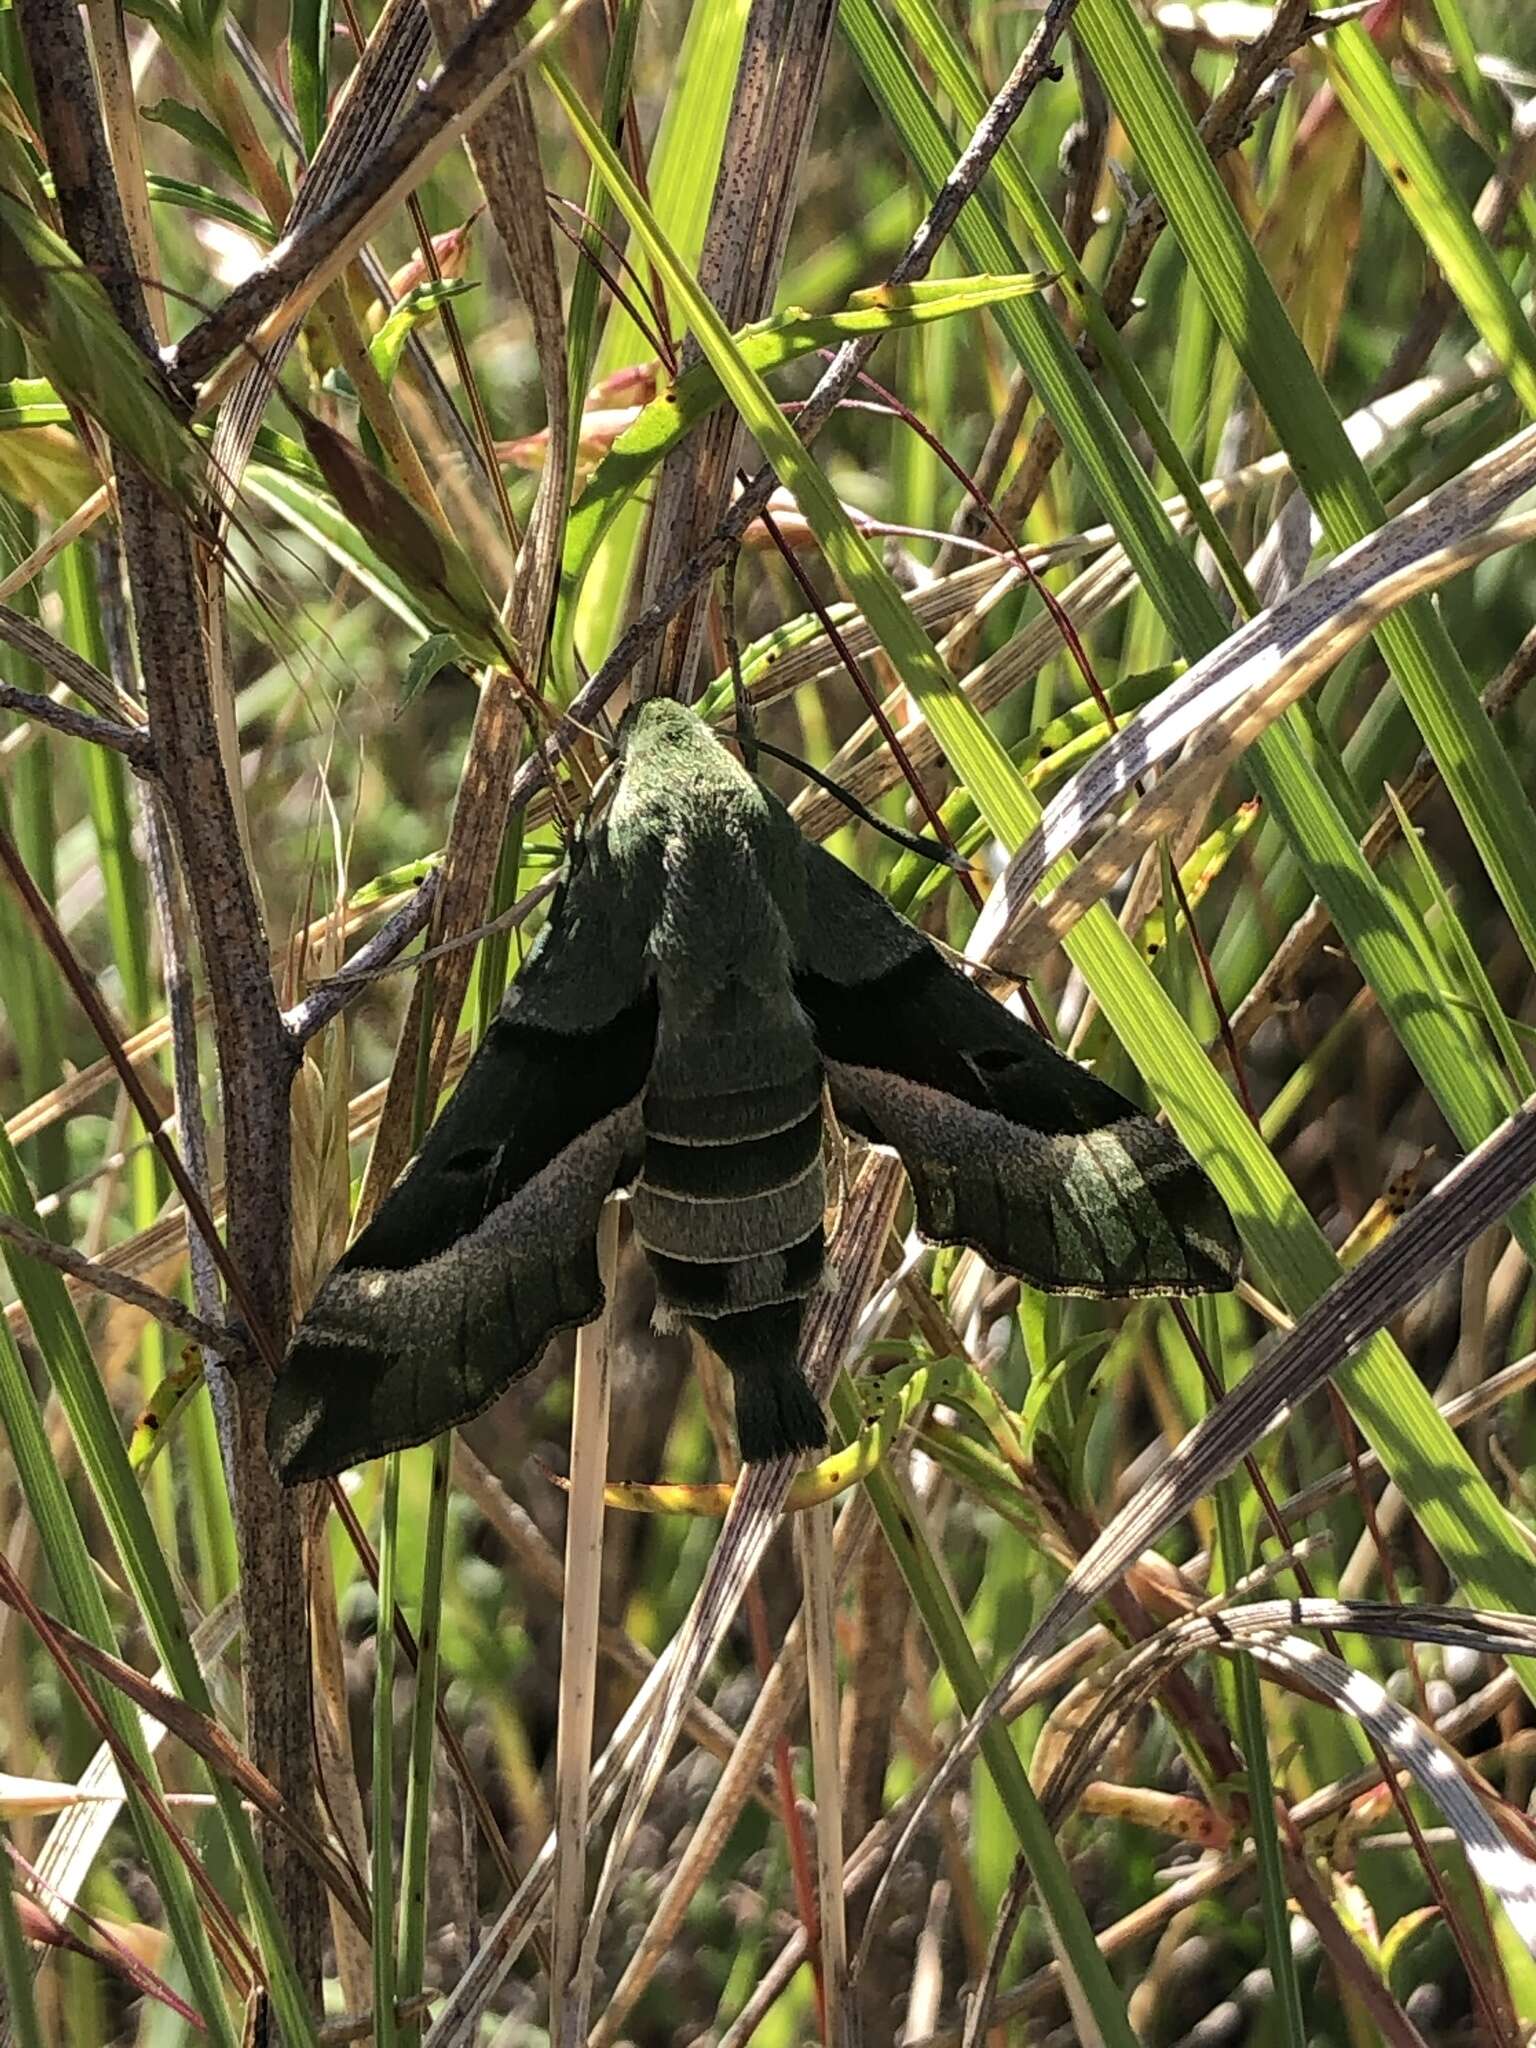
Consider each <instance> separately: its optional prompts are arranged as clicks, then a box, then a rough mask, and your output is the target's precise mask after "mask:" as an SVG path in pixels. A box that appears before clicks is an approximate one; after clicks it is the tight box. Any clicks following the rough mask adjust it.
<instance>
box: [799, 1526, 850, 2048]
mask: <svg viewBox="0 0 1536 2048" xmlns="http://www.w3.org/2000/svg"><path fill="white" fill-rule="evenodd" d="M795 1541H796V1544H797V1545H798V1548H799V1551H800V1571H801V1576H802V1582H803V1584H804V1587H805V1603H804V1610H803V1611H804V1614H805V1659H806V1665H805V1668H806V1681H807V1688H808V1700H809V1706H810V1721H811V1779H812V1783H813V1785H814V1788H815V1795H816V1894H817V1900H818V1903H819V1906H820V1914H819V1918H820V1921H821V1928H820V1936H821V1982H822V1996H823V2000H824V2004H825V2011H824V2014H823V2020H822V2039H823V2040H824V2041H825V2042H826V2044H827V2048H845V2044H846V2043H848V2042H850V2041H851V2040H853V2039H854V2038H855V2037H854V2035H853V2032H852V2031H851V2026H850V2022H851V2021H852V2018H853V2014H852V2011H851V2009H850V2004H849V1985H848V1921H847V1916H846V1914H845V1913H844V1911H843V1773H842V1761H841V1757H840V1755H839V1741H838V1720H839V1706H838V1695H837V1634H836V1623H835V1614H834V1600H835V1591H836V1587H835V1574H834V1570H833V1559H832V1503H831V1501H822V1502H821V1503H819V1505H817V1506H816V1507H813V1508H810V1509H808V1510H807V1512H806V1513H805V1514H803V1515H801V1516H799V1517H798V1519H797V1520H796V1523H795Z"/></svg>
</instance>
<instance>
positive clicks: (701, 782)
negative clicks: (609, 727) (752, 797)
mask: <svg viewBox="0 0 1536 2048" xmlns="http://www.w3.org/2000/svg"><path fill="white" fill-rule="evenodd" d="M618 746H619V758H620V760H621V761H622V762H623V764H624V768H623V783H624V791H625V795H626V796H627V797H628V799H629V800H630V802H633V801H634V800H635V799H636V798H637V797H643V796H644V795H645V794H646V793H649V792H652V791H655V792H660V791H662V790H665V791H667V792H669V793H675V792H678V791H682V790H688V789H693V790H699V789H700V788H703V787H706V786H709V785H718V786H735V785H738V784H742V783H745V784H747V785H748V786H749V787H750V785H751V778H750V777H749V776H748V775H747V772H746V770H745V769H744V768H743V767H742V766H741V764H740V762H739V761H737V759H736V758H735V756H734V755H733V754H730V753H728V752H727V751H726V749H725V747H724V746H722V745H721V743H720V741H719V740H718V739H716V737H715V735H714V733H713V732H711V730H710V728H709V727H708V726H707V725H706V724H705V723H704V721H703V719H702V718H700V717H699V715H698V713H697V712H696V711H690V710H689V708H688V706H687V705H686V704H679V703H678V702H677V701H676V699H675V698H672V697H648V698H646V700H645V701H644V703H641V704H632V705H631V706H630V708H629V710H628V711H626V712H625V714H624V717H623V720H622V721H621V723H620V725H619V740H618Z"/></svg>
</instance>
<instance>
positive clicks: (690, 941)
mask: <svg viewBox="0 0 1536 2048" xmlns="http://www.w3.org/2000/svg"><path fill="white" fill-rule="evenodd" d="M631 716H632V719H633V721H634V722H633V723H632V724H627V726H626V730H625V733H624V736H623V748H624V771H623V775H622V777H621V780H620V783H619V788H618V791H617V794H616V795H615V797H614V800H613V804H612V807H611V809H610V811H609V814H608V820H607V841H608V848H609V852H610V854H611V856H612V858H613V860H614V861H615V863H616V865H617V867H618V869H619V871H620V873H621V875H622V877H623V885H624V887H625V890H626V893H627V894H628V895H629V897H630V899H631V901H632V902H633V903H634V904H635V906H636V908H637V909H640V910H641V914H642V915H644V916H645V917H646V919H647V921H648V923H649V928H650V944H649V948H648V951H649V953H650V956H651V959H652V961H653V963H654V965H655V967H656V970H657V973H658V977H659V979H660V980H661V982H662V984H663V987H664V988H665V986H666V984H667V983H668V982H673V983H680V984H683V985H685V986H686V985H688V984H697V983H700V982H702V983H705V984H709V983H713V982H717V981H718V980H719V979H720V978H721V977H722V976H727V975H741V976H744V977H746V978H747V979H749V980H758V979H760V978H762V977H764V976H769V977H776V976H781V975H783V974H785V973H787V972H788V968H789V963H790V961H791V959H792V958H793V955H794V952H795V949H796V942H797V940H798V937H799V934H800V931H801V929H802V928H803V923H804V916H805V911H804V891H805V885H804V875H803V862H802V856H801V847H800V841H799V835H798V833H797V832H796V830H795V827H794V825H793V824H792V823H791V821H790V819H789V817H788V816H787V814H786V813H785V811H784V809H783V807H782V806H781V805H780V804H778V803H777V802H775V800H774V799H773V798H772V797H770V796H769V795H768V794H767V792H766V791H765V790H763V789H762V788H761V787H760V785H759V784H758V783H757V782H756V781H754V780H753V778H752V777H751V776H750V775H749V774H748V773H747V771H746V770H745V768H743V767H742V765H741V763H740V762H739V761H738V760H737V759H736V758H735V756H734V755H732V754H730V753H729V752H727V750H726V748H725V747H724V746H722V745H721V743H720V741H719V740H717V739H716V738H715V736H714V734H713V733H712V732H711V731H710V730H709V728H708V727H707V726H706V725H705V724H704V723H703V722H702V721H701V720H700V719H699V718H698V717H697V716H696V715H695V714H694V713H693V712H691V711H688V710H686V709H685V708H684V707H683V706H681V705H678V704H673V703H670V702H665V701H661V700H656V701H653V702H651V703H647V704H645V705H642V706H640V707H639V709H638V710H637V711H636V712H634V713H633V714H631Z"/></svg>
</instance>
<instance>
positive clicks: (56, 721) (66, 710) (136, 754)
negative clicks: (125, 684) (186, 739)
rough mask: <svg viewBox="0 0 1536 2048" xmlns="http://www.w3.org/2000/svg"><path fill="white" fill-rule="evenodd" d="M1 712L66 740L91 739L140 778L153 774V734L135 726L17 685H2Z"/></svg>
mask: <svg viewBox="0 0 1536 2048" xmlns="http://www.w3.org/2000/svg"><path fill="white" fill-rule="evenodd" d="M0 711H14V712H16V714H17V715H18V716H19V717H21V718H30V719H31V720H32V722H33V724H34V725H46V726H47V727H48V728H49V729H50V731H53V732H58V733H62V734H63V735H64V737H65V738H66V739H71V740H89V741H90V743H91V744H92V746H97V747H110V748H111V749H112V751H113V752H114V753H116V754H121V755H122V757H123V759H124V760H125V761H126V762H127V763H128V765H129V767H130V768H132V769H133V771H134V773H135V774H136V775H153V773H154V772H155V750H154V747H153V746H152V745H151V744H150V738H149V734H148V733H147V732H141V731H139V730H138V729H136V728H135V727H134V726H131V725H117V724H115V723H114V722H113V721H112V720H111V719H107V718H98V717H97V716H96V714H95V713H94V712H92V711H75V710H73V709H72V708H71V707H70V706H69V705H68V704H56V703H55V702H54V700H53V699H52V697H39V696H38V695H37V693H36V691H35V690H19V689H17V687H16V685H15V684H14V683H6V682H0Z"/></svg>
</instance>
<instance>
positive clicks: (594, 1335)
mask: <svg viewBox="0 0 1536 2048" xmlns="http://www.w3.org/2000/svg"><path fill="white" fill-rule="evenodd" d="M618 1243H619V1211H618V1205H617V1203H615V1202H609V1203H608V1204H607V1205H606V1207H605V1208H604V1210H603V1213H602V1216H601V1218H600V1220H599V1222H598V1226H597V1264H598V1272H599V1273H600V1275H601V1276H602V1281H603V1286H604V1289H605V1291H611V1289H612V1285H613V1273H614V1265H615V1261H616V1258H617V1255H618ZM609 1335H610V1331H609V1316H608V1314H607V1312H606V1311H605V1312H604V1313H603V1314H602V1315H601V1316H599V1317H598V1319H597V1321H596V1322H595V1323H588V1324H587V1326H586V1328H585V1329H583V1330H582V1331H580V1332H579V1334H578V1336H577V1339H576V1378H575V1386H574V1388H573V1391H572V1400H571V1484H570V1494H569V1503H568V1508H567V1516H566V1525H565V1607H564V1611H563V1613H562V1615H561V1622H560V1719H559V1733H558V1735H557V1737H556V1747H555V1783H556V1803H555V1871H554V1904H553V1909H552V1910H553V1916H554V1966H553V1969H552V1972H551V1976H550V1986H549V2013H550V2022H551V2029H552V2033H553V2039H554V2048H581V2044H582V2043H584V2042H585V2040H586V2038H587V2014H588V2010H589V2006H590V2001H591V1995H592V1991H591V1983H590V1981H589V1980H587V1979H585V1978H583V1977H582V1976H581V1975H580V1974H579V1970H578V1965H579V1962H580V1957H581V1937H582V1924H581V1923H582V1909H583V1904H584V1901H585V1897H586V1873H587V1816H588V1800H589V1795H590V1791H591V1771H592V1726H593V1718H594V1712H595V1708H596V1704H597V1637H598V1626H599V1619H600V1617H599V1612H598V1609H599V1601H600V1598H601V1594H602V1567H603V1485H604V1482H605V1480H606V1478H607V1475H608V1395H609Z"/></svg>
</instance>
